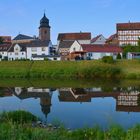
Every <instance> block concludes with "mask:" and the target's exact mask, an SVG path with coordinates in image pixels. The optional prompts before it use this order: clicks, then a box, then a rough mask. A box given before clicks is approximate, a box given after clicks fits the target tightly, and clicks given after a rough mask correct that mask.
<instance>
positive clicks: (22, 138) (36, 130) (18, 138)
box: [0, 111, 140, 140]
mask: <svg viewBox="0 0 140 140" xmlns="http://www.w3.org/2000/svg"><path fill="white" fill-rule="evenodd" d="M23 112H24V111H16V112H13V114H14V115H16V114H18V115H19V114H20V115H21V114H24V115H23V116H22V119H24V118H25V120H26V121H24V122H23V121H22V122H20V119H21V116H20V115H19V116H20V117H18V118H16V119H15V116H13V115H11V113H12V112H10V114H9V113H6V118H5V117H4V116H5V113H4V115H3V113H2V114H1V115H0V118H1V119H0V139H1V140H38V139H39V140H128V139H129V140H139V139H140V125H137V126H135V127H133V128H130V129H128V130H124V129H123V128H121V127H120V126H117V125H116V126H112V127H110V128H109V129H107V130H101V129H100V128H99V127H94V128H82V129H76V130H67V129H65V128H64V127H60V128H59V129H55V130H51V129H48V128H42V127H33V126H32V123H31V122H32V121H35V120H34V118H36V117H35V116H33V115H32V114H30V113H27V112H24V113H23ZM2 116H3V117H4V118H3V117H2ZM28 116H29V117H28ZM2 118H3V119H2ZM7 118H8V120H7ZM27 118H28V119H27ZM27 120H28V121H27Z"/></svg>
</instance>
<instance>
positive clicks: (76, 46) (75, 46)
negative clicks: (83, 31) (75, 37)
mask: <svg viewBox="0 0 140 140" xmlns="http://www.w3.org/2000/svg"><path fill="white" fill-rule="evenodd" d="M75 51H83V49H82V47H81V45H80V44H79V42H78V41H74V43H73V44H72V45H71V47H70V53H71V52H75Z"/></svg>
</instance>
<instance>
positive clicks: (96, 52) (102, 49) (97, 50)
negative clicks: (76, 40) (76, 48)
mask: <svg viewBox="0 0 140 140" xmlns="http://www.w3.org/2000/svg"><path fill="white" fill-rule="evenodd" d="M81 46H82V48H83V51H86V52H87V53H86V57H87V58H88V59H101V58H103V57H104V56H112V57H113V58H114V59H116V57H117V55H118V54H120V55H121V56H122V51H123V50H122V48H120V47H119V46H117V45H107V44H105V45H95V44H81Z"/></svg>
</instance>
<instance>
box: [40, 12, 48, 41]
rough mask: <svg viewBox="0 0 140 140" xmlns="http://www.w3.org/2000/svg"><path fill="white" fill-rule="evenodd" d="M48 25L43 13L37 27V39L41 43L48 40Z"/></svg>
mask: <svg viewBox="0 0 140 140" xmlns="http://www.w3.org/2000/svg"><path fill="white" fill-rule="evenodd" d="M50 28H51V27H50V25H49V19H48V18H47V17H46V15H45V13H44V16H43V18H42V19H41V20H40V26H39V39H40V40H42V41H45V40H48V41H49V40H50Z"/></svg>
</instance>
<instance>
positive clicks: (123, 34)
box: [116, 22, 140, 46]
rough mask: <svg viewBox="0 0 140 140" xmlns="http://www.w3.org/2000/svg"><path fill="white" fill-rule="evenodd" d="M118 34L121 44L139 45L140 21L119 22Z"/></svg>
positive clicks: (117, 26)
mask: <svg viewBox="0 0 140 140" xmlns="http://www.w3.org/2000/svg"><path fill="white" fill-rule="evenodd" d="M116 29H117V36H118V41H119V45H120V46H123V45H128V44H131V45H134V46H136V45H138V40H139V37H140V22H134V23H132V22H128V23H117V25H116Z"/></svg>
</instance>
